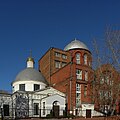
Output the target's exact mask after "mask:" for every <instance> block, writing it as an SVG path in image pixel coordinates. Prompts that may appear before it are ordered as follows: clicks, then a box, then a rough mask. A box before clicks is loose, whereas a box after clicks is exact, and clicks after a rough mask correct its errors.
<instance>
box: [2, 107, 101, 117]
mask: <svg viewBox="0 0 120 120" xmlns="http://www.w3.org/2000/svg"><path fill="white" fill-rule="evenodd" d="M70 113H71V112H70V111H65V110H60V109H59V110H58V109H57V110H53V109H15V108H9V109H5V110H4V109H2V110H1V111H0V117H1V118H4V119H8V118H9V119H21V118H77V117H81V118H83V117H85V118H86V117H87V118H93V117H95V116H97V117H103V114H98V115H97V112H96V111H93V110H91V111H90V110H89V111H86V110H82V111H81V110H80V111H79V110H73V111H72V114H70Z"/></svg>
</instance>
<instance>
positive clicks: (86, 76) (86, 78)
mask: <svg viewBox="0 0 120 120" xmlns="http://www.w3.org/2000/svg"><path fill="white" fill-rule="evenodd" d="M85 81H88V72H87V71H85Z"/></svg>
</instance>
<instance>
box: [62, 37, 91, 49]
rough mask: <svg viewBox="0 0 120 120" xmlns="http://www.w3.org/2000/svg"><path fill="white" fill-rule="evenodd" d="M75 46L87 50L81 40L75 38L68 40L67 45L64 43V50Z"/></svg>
mask: <svg viewBox="0 0 120 120" xmlns="http://www.w3.org/2000/svg"><path fill="white" fill-rule="evenodd" d="M77 48H80V49H86V50H89V49H88V47H87V46H86V45H85V44H84V43H83V42H81V41H79V40H76V39H75V40H73V41H72V42H70V43H69V44H68V45H66V46H65V48H64V50H65V51H67V50H72V49H77Z"/></svg>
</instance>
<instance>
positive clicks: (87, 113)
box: [86, 109, 91, 118]
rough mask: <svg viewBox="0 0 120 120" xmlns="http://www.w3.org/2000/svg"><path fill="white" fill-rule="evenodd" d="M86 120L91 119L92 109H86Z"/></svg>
mask: <svg viewBox="0 0 120 120" xmlns="http://www.w3.org/2000/svg"><path fill="white" fill-rule="evenodd" d="M86 118H91V109H86Z"/></svg>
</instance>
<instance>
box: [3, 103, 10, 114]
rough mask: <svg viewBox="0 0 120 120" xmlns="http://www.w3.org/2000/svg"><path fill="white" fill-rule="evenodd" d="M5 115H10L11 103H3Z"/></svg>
mask: <svg viewBox="0 0 120 120" xmlns="http://www.w3.org/2000/svg"><path fill="white" fill-rule="evenodd" d="M3 115H4V116H9V105H6V104H4V105H3Z"/></svg>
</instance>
